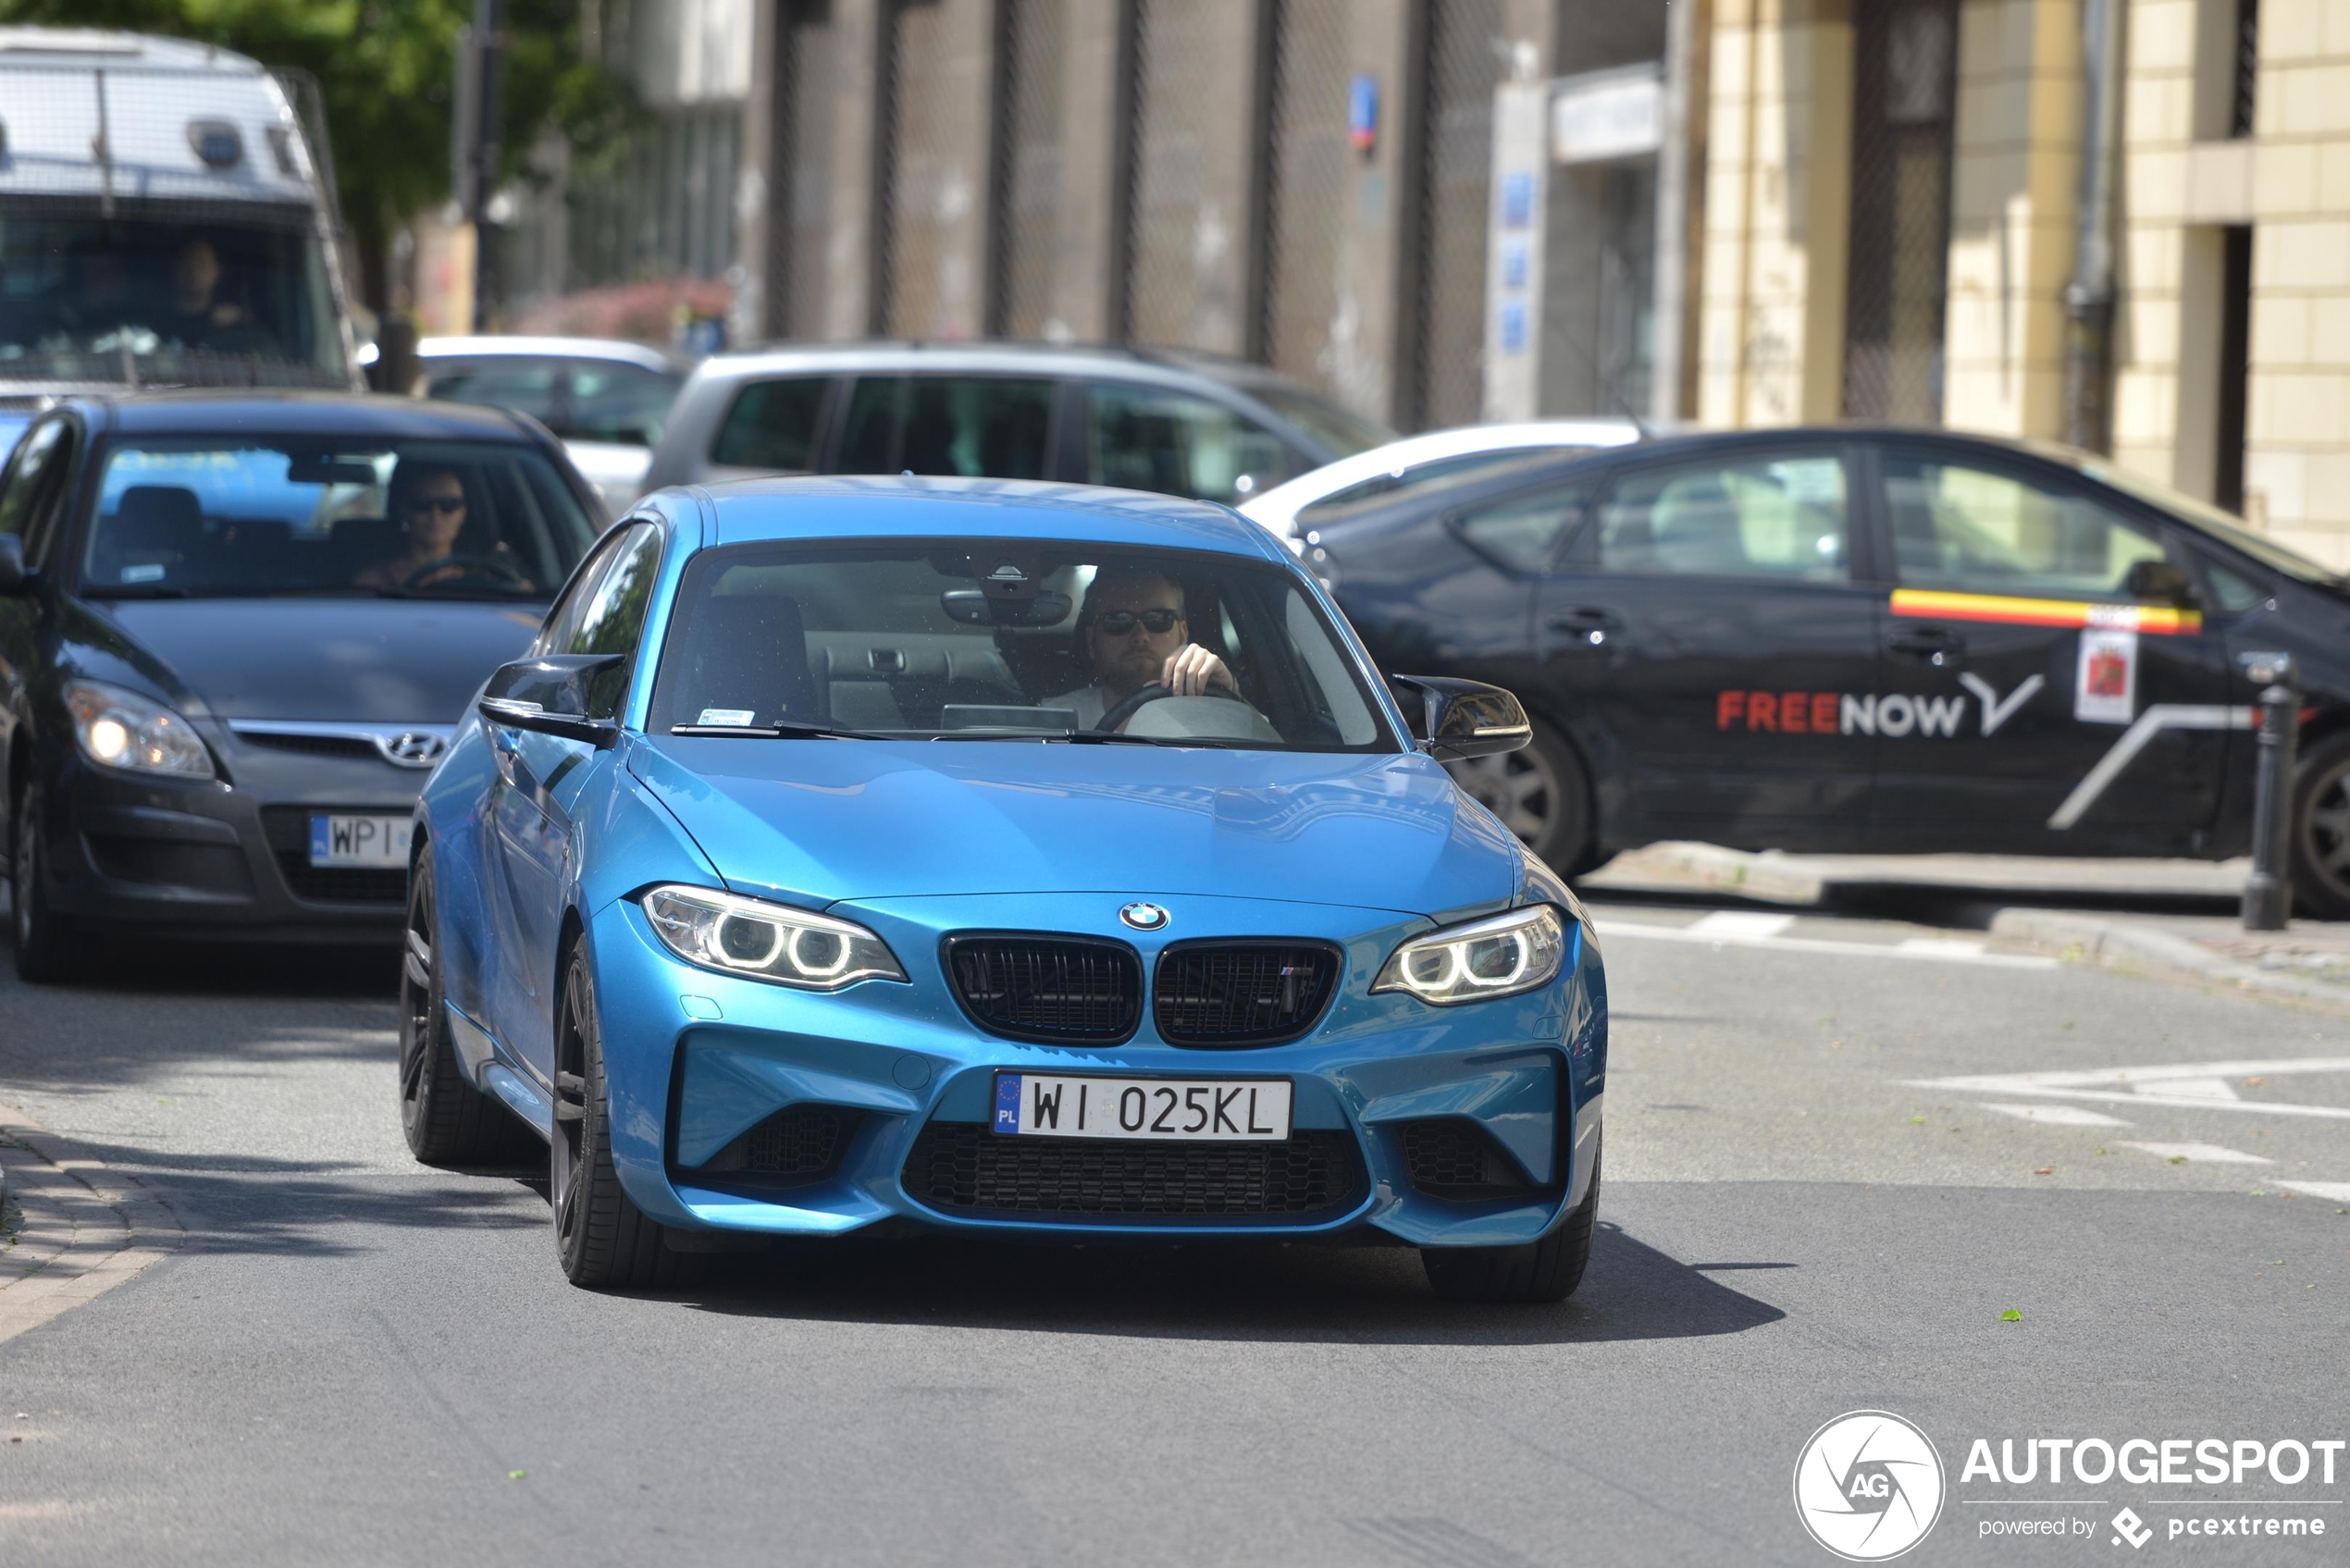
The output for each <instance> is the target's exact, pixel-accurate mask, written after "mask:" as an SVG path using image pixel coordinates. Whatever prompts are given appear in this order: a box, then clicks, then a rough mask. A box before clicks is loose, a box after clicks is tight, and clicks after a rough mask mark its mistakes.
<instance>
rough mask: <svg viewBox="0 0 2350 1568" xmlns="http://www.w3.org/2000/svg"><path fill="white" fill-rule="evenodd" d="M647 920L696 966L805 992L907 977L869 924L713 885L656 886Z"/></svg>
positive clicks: (664, 941) (647, 901)
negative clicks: (714, 887)
mask: <svg viewBox="0 0 2350 1568" xmlns="http://www.w3.org/2000/svg"><path fill="white" fill-rule="evenodd" d="M644 908H645V918H646V919H647V920H650V921H651V922H652V928H653V932H654V934H656V935H657V936H659V937H660V938H661V940H662V945H664V946H666V947H667V948H668V949H669V950H670V951H671V952H673V953H674V954H676V955H677V956H678V957H681V958H683V959H685V960H686V962H687V963H689V964H698V965H699V966H700V967H701V968H703V969H717V970H719V971H720V972H722V973H724V974H738V975H744V976H747V977H748V978H750V979H752V980H764V981H772V982H774V983H775V984H777V985H790V986H797V987H798V988H799V989H800V990H803V991H839V990H841V989H843V988H844V987H847V986H851V985H854V984H856V983H857V982H860V981H865V980H897V981H902V980H904V979H905V978H906V971H905V970H904V969H901V968H899V967H898V963H897V955H895V954H893V953H892V952H890V950H889V945H888V944H887V943H885V942H884V941H883V940H882V939H881V938H880V937H878V936H876V935H874V934H873V933H872V932H870V931H867V930H866V929H865V928H864V927H863V926H860V925H856V924H854V923H852V922H850V921H847V920H834V919H833V918H832V917H831V916H829V915H815V914H810V913H809V912H808V911H807V910H805V909H795V908H792V907H790V906H788V905H785V904H771V903H769V902H768V901H767V900H765V899H763V898H745V897H742V896H740V895H736V894H732V893H720V892H718V891H716V890H715V889H713V888H707V887H679V886H668V887H656V888H654V889H653V890H652V891H651V892H649V893H648V894H646V895H645V896H644Z"/></svg>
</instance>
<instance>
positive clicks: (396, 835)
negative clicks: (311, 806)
mask: <svg viewBox="0 0 2350 1568" xmlns="http://www.w3.org/2000/svg"><path fill="white" fill-rule="evenodd" d="M413 831H414V822H413V821H410V820H409V819H408V818H406V817H376V816H365V817H359V816H345V815H342V814H341V813H340V812H327V811H314V812H312V813H311V814H310V863H311V864H312V865H314V866H368V867H374V868H376V869H378V870H399V869H400V868H401V867H402V866H405V865H406V864H407V863H408V836H409V834H410V833H412V832H413Z"/></svg>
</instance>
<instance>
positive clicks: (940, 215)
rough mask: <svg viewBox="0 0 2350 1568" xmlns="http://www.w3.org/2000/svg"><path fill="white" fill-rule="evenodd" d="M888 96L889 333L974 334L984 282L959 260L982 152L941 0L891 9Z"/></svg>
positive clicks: (885, 274)
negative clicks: (957, 92)
mask: <svg viewBox="0 0 2350 1568" xmlns="http://www.w3.org/2000/svg"><path fill="white" fill-rule="evenodd" d="M886 18H887V24H888V26H889V29H890V32H891V38H890V40H889V43H888V46H887V48H886V49H885V50H884V59H885V60H886V62H887V64H888V74H889V79H890V81H889V95H888V101H887V108H886V112H885V117H884V119H883V120H882V122H881V123H882V135H883V139H884V141H885V142H887V143H888V145H887V149H886V151H885V152H884V154H882V155H881V156H880V157H879V158H878V159H877V160H876V162H877V165H878V166H879V168H880V170H881V172H882V173H883V176H884V183H883V184H882V186H881V189H882V191H884V192H885V194H884V197H883V202H884V210H883V213H882V219H883V222H882V225H881V227H882V228H883V230H884V232H885V233H886V235H887V237H888V241H887V247H886V251H885V261H884V267H883V270H882V271H881V273H880V276H881V278H883V279H884V290H885V302H884V308H883V311H882V316H881V320H880V321H879V322H878V323H877V324H876V325H877V326H879V327H881V328H882V330H884V331H885V332H888V333H891V334H894V335H896V336H897V337H901V338H937V337H957V336H962V337H968V336H970V334H971V325H972V323H971V315H972V312H971V303H972V302H971V299H970V298H969V296H970V294H971V289H972V285H973V284H974V283H975V282H976V281H977V280H976V279H975V278H971V277H970V276H968V269H967V268H964V269H960V270H959V269H958V268H957V266H956V264H955V262H954V260H953V258H954V256H955V254H956V252H955V247H954V237H955V233H956V231H957V230H958V229H959V228H960V227H961V226H962V225H963V224H964V223H965V222H967V221H969V220H970V216H971V214H972V212H973V211H974V210H975V209H976V200H975V198H976V196H977V194H978V191H977V190H976V186H975V181H976V179H977V178H978V177H979V176H980V174H981V173H982V169H981V168H980V167H976V166H972V167H967V165H969V164H971V160H973V159H974V158H975V156H976V154H978V152H979V149H976V148H972V147H970V146H968V145H966V144H965V143H966V140H967V139H966V138H964V137H963V136H962V134H961V132H960V130H959V128H958V127H957V125H956V123H955V120H954V102H955V98H954V93H953V81H952V77H953V73H954V70H955V68H956V64H957V62H956V61H955V59H954V56H953V53H952V51H953V48H954V42H955V40H954V35H953V32H952V31H951V29H950V27H949V22H950V18H949V15H948V12H947V9H946V6H944V5H942V4H940V3H939V0H898V3H897V4H896V5H893V6H890V7H889V8H888V10H887V13H886Z"/></svg>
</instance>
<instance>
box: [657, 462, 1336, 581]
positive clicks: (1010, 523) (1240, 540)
mask: <svg viewBox="0 0 2350 1568" xmlns="http://www.w3.org/2000/svg"><path fill="white" fill-rule="evenodd" d="M699 493H700V494H701V495H703V496H704V497H706V498H707V499H708V500H709V503H710V505H711V509H712V510H713V512H715V513H716V522H717V529H716V537H715V542H717V543H719V544H722V545H730V544H746V543H750V542H753V541H758V540H767V539H797V538H833V537H850V538H887V537H906V538H938V537H948V538H961V537H971V538H1037V539H1076V540H1085V541H1089V542H1090V541H1096V540H1098V541H1101V542H1104V543H1108V544H1119V545H1135V546H1144V547H1156V548H1159V549H1198V550H1213V551H1217V552H1219V553H1222V554H1227V555H1244V556H1249V557H1253V558H1255V559H1257V560H1265V561H1279V562H1284V563H1286V562H1288V561H1289V560H1290V556H1289V552H1288V551H1287V550H1285V549H1281V548H1280V545H1279V544H1278V543H1277V542H1276V541H1275V540H1274V539H1273V538H1272V537H1271V536H1270V535H1268V534H1267V533H1266V532H1265V530H1264V529H1263V528H1261V527H1259V526H1257V525H1255V524H1254V523H1251V522H1249V521H1248V520H1247V519H1245V518H1243V517H1242V516H1240V515H1239V514H1237V513H1236V512H1232V511H1231V510H1230V509H1229V508H1226V507H1221V506H1218V505H1216V504H1214V503H1213V502H1210V501H1198V500H1184V499H1182V498H1181V497H1179V496H1163V495H1156V494H1151V493H1148V492H1145V491H1142V490H1118V489H1111V488H1107V487H1106V486H1100V485H1065V484H1054V483H1050V482H1046V481H1040V480H1029V479H960V478H922V477H919V476H911V475H909V476H902V477H891V476H886V475H875V476H872V477H870V478H864V477H856V476H846V477H830V476H815V475H806V476H799V477H791V478H773V479H736V480H731V481H728V482H726V483H724V484H716V485H710V486H706V487H701V488H699Z"/></svg>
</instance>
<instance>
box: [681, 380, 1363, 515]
mask: <svg viewBox="0 0 2350 1568" xmlns="http://www.w3.org/2000/svg"><path fill="white" fill-rule="evenodd" d="M1392 439H1394V433H1393V432H1392V431H1391V430H1388V429H1386V428H1384V427H1383V426H1379V425H1378V424H1376V423H1374V422H1373V421H1371V420H1367V419H1365V418H1363V417H1362V416H1360V415H1359V414H1352V413H1349V412H1348V411H1347V410H1345V409H1343V408H1341V407H1340V406H1339V405H1338V404H1336V403H1334V402H1331V401H1330V400H1329V399H1327V398H1325V397H1323V396H1322V395H1321V394H1319V393H1317V392H1315V391H1312V390H1310V389H1307V388H1305V387H1303V386H1301V385H1299V384H1298V383H1297V382H1295V381H1292V380H1290V379H1289V378H1288V377H1283V376H1280V375H1277V374H1275V373H1274V372H1272V371H1270V370H1268V369H1266V368H1265V367H1263V366H1262V365H1255V364H1246V363H1243V362H1241V361H1236V360H1227V359H1219V358H1216V357H1213V356H1209V355H1197V354H1185V353H1177V352H1157V351H1145V350H1132V349H1105V348H1067V347H1059V346H1056V345H1053V344H1046V343H972V344H959V345H932V344H922V343H827V344H811V345H809V346H806V347H799V348H790V349H782V350H774V351H768V352H757V353H741V354H720V355H715V356H713V357H711V358H710V359H707V360H704V361H703V362H702V363H701V364H700V365H699V366H698V367H697V368H696V369H695V371H694V373H693V375H692V377H689V378H688V379H687V381H686V386H685V389H684V390H682V391H680V392H679V393H678V394H677V401H676V403H675V405H674V407H673V408H672V409H671V410H670V415H669V423H668V426H667V428H666V429H664V430H663V431H662V438H661V444H660V446H659V447H658V448H656V449H655V451H654V452H653V461H652V465H651V467H650V468H649V470H648V471H647V472H646V475H645V479H644V488H646V489H648V490H654V489H659V488H661V487H662V486H663V485H677V484H699V483H705V482H708V481H711V480H717V479H735V478H743V477H748V476H749V475H757V474H778V473H785V474H904V473H912V474H922V475H965V476H971V477H987V478H997V479H1064V480H1070V481H1074V482H1078V483H1082V484H1090V485H1118V486H1122V487H1124V488H1128V489H1134V490H1159V491H1164V492H1166V493H1168V494H1170V495H1181V496H1194V497H1199V498H1202V499H1205V500H1218V501H1224V502H1227V503H1231V502H1237V501H1240V500H1245V499H1247V498H1248V497H1249V496H1251V495H1253V494H1255V493H1257V492H1258V491H1261V490H1266V489H1269V488H1272V487H1273V486H1275V485H1278V484H1280V483H1281V482H1282V481H1283V480H1286V479H1289V478H1292V477H1293V476H1294V475H1299V474H1303V473H1305V472H1307V471H1308V470H1310V469H1315V468H1319V467H1320V466H1322V465H1323V464H1324V463H1330V462H1334V461H1335V460H1337V459H1339V458H1342V457H1345V456H1347V455H1348V454H1350V453H1352V452H1357V451H1365V450H1367V449H1368V448H1370V447H1375V446H1379V445H1380V444H1382V443H1384V442H1387V441H1390V440H1392Z"/></svg>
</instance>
